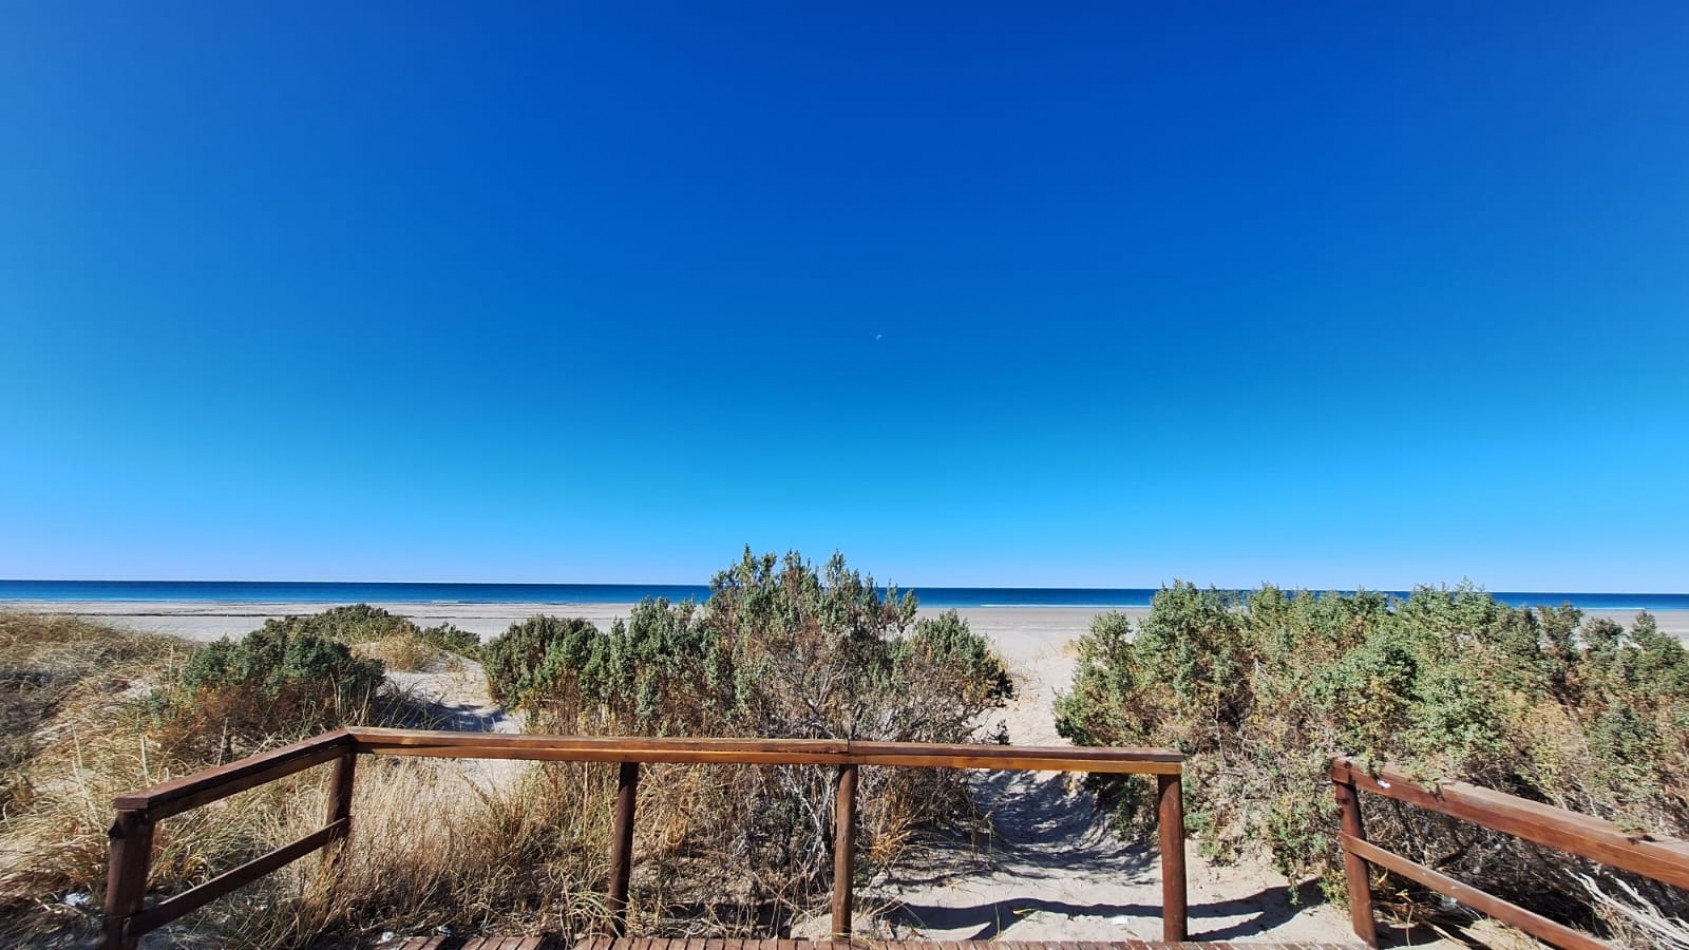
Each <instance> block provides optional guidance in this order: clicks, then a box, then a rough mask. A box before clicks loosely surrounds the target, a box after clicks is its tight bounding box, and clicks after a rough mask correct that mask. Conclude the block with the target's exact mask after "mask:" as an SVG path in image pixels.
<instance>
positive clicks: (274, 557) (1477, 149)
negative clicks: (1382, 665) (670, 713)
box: [0, 2, 1689, 591]
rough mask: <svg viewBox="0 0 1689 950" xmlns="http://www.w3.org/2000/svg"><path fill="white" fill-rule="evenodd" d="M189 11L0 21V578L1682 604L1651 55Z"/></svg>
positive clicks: (1040, 22)
mask: <svg viewBox="0 0 1689 950" xmlns="http://www.w3.org/2000/svg"><path fill="white" fill-rule="evenodd" d="M245 6H246V5H234V4H222V3H203V4H170V3H159V4H144V5H120V4H116V3H100V4H83V5H74V6H72V5H66V4H61V3H52V2H40V3H35V2H25V3H17V4H10V5H8V7H7V14H6V21H7V22H6V27H5V29H3V30H0V130H4V131H3V132H0V134H3V135H4V139H5V144H4V147H0V576H5V577H64V578H135V577H143V578H157V579H167V578H182V579H194V578H224V579H297V580H414V581H430V580H440V581H510V582H522V581H535V582H677V583H697V582H702V581H703V580H706V579H707V578H708V576H709V574H710V573H711V572H712V571H713V570H715V569H717V568H719V567H722V566H724V565H725V564H726V563H728V562H729V561H731V560H732V559H733V558H734V557H735V556H736V554H737V552H738V551H739V549H740V548H741V547H742V546H743V545H745V544H750V545H751V546H752V547H754V548H756V549H758V550H785V549H788V548H793V547H795V548H798V549H800V550H803V551H804V552H805V553H807V554H809V555H811V556H812V557H815V558H821V557H825V556H826V555H827V554H828V553H830V552H831V551H833V550H834V549H840V550H843V551H844V552H845V553H846V554H847V555H848V556H849V558H850V559H851V561H852V562H853V563H854V564H856V565H858V566H861V567H863V568H865V569H870V570H872V571H873V572H874V573H875V574H876V576H877V577H878V578H879V579H880V580H882V581H884V580H891V581H895V582H897V583H900V584H926V585H998V584H1000V585H1028V586H1037V585H1042V586H1119V587H1139V586H1153V585H1156V584H1159V583H1162V582H1165V581H1170V580H1172V579H1174V578H1184V579H1189V580H1193V581H1196V582H1198V583H1204V584H1207V583H1213V584H1218V585H1221V586H1250V585H1254V584H1256V583H1258V582H1260V581H1263V580H1271V581H1274V582H1276V583H1279V584H1282V585H1287V586H1310V587H1333V586H1334V587H1353V586H1357V585H1361V586H1368V587H1375V588H1401V587H1405V586H1408V585H1412V584H1414V583H1420V582H1431V583H1437V582H1456V581H1459V580H1460V579H1462V578H1471V579H1472V580H1474V581H1477V582H1479V583H1481V584H1484V585H1486V586H1488V587H1490V588H1492V589H1514V590H1655V591H1685V590H1689V556H1686V554H1685V551H1686V541H1689V500H1686V498H1685V491H1684V487H1683V486H1684V485H1685V484H1689V479H1686V478H1685V475H1684V471H1685V467H1686V464H1685V463H1686V462H1689V93H1686V90H1689V56H1684V55H1683V51H1684V50H1685V49H1689V7H1685V6H1684V5H1682V4H1674V3H1661V4H1655V5H1649V4H1618V5H1600V6H1598V7H1597V6H1592V5H1557V4H1516V5H1514V4H1486V5H1482V6H1481V7H1480V8H1477V9H1472V8H1470V7H1469V5H1464V4H1452V3H1450V4H1443V5H1429V4H1413V5H1404V6H1403V7H1402V8H1400V9H1396V10H1386V9H1373V8H1371V7H1370V6H1369V5H1362V6H1356V5H1352V4H1324V5H1282V4H1262V5H1249V6H1243V5H1235V6H1234V5H1224V4H1217V5H1201V6H1200V7H1198V6H1196V5H1149V4H1137V5H1131V4H1120V3H1106V4H1095V5H1070V6H1063V7H1060V8H1049V7H1037V6H1036V5H1027V4H1002V5H992V4H973V3H970V4H960V3H957V4H940V5H922V6H921V7H920V9H918V10H910V9H904V7H905V6H906V5H893V4H884V5H866V6H865V5H833V6H830V7H826V8H815V7H816V5H812V4H797V5H793V4H774V3H769V4H738V3H734V4H703V5H699V4H693V5H678V4H677V5H670V4H657V3H651V4H637V5H628V4H611V3H603V4H591V5H586V4H555V3H530V4H524V3H510V4H498V5H492V6H493V9H490V10H484V9H476V8H474V7H473V5H471V6H465V5H461V4H426V3H413V2H406V3H392V4H377V3H356V4H317V3H304V4H276V5H272V8H271V9H269V10H252V9H245V8H244V7H245ZM1186 6H1189V7H1190V8H1189V9H1186V8H1185V7H1186Z"/></svg>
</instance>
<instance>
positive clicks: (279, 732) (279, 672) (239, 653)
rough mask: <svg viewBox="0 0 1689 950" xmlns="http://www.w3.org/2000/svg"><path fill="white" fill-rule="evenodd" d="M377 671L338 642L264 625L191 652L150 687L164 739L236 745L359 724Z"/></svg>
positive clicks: (380, 678) (381, 675)
mask: <svg viewBox="0 0 1689 950" xmlns="http://www.w3.org/2000/svg"><path fill="white" fill-rule="evenodd" d="M385 675H386V671H385V670H384V669H383V668H382V665H381V663H380V662H379V661H376V660H366V659H360V658H358V657H356V656H353V655H352V651H351V650H350V649H348V648H347V646H346V645H345V644H343V643H339V642H337V641H334V640H328V639H324V638H323V637H320V636H317V635H316V634H313V633H306V632H293V631H290V630H289V628H288V627H287V626H284V625H281V624H265V625H264V627H263V628H261V629H259V630H254V631H253V632H251V633H249V634H247V635H246V636H245V637H242V638H241V639H239V640H234V639H231V638H229V637H224V638H223V639H221V640H218V641H216V642H214V643H209V644H206V645H205V646H204V647H203V648H201V649H199V650H196V651H194V652H193V653H192V654H191V655H190V656H189V657H188V662H187V664H186V666H185V667H184V668H183V670H182V672H181V676H180V678H179V679H178V680H177V681H176V682H175V683H171V684H166V685H164V686H162V687H161V688H160V689H159V690H158V691H157V692H155V694H154V701H153V704H154V706H155V707H156V708H157V710H158V717H159V718H160V719H161V720H162V721H163V727H162V728H161V729H160V733H161V735H162V736H163V737H165V738H164V741H165V742H166V744H167V745H170V746H172V747H180V746H183V745H184V744H186V745H193V744H203V743H205V742H207V741H210V740H212V739H213V738H214V737H215V738H216V739H217V741H220V742H221V743H222V744H223V745H224V746H225V747H227V748H228V749H229V750H231V751H232V750H233V747H234V745H235V744H237V743H238V744H240V745H242V746H247V745H248V744H252V743H256V744H263V743H265V742H268V741H274V740H275V739H276V738H278V737H280V738H299V737H303V736H306V735H311V734H314V733H317V732H321V731H323V730H325V729H332V728H335V727H338V726H340V725H342V724H345V723H349V722H362V721H364V720H366V719H367V718H368V717H369V714H370V710H371V707H372V706H373V705H374V704H375V702H376V700H377V697H378V695H379V693H380V692H381V689H382V687H383V685H384V683H385ZM213 724H216V725H213ZM177 751H178V754H181V753H184V752H185V751H186V750H185V749H182V748H178V749H177Z"/></svg>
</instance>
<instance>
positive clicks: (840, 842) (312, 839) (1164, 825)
mask: <svg viewBox="0 0 1689 950" xmlns="http://www.w3.org/2000/svg"><path fill="white" fill-rule="evenodd" d="M359 755H405V756H428V757H436V758H473V759H524V760H531V761H561V762H613V763H619V764H620V766H621V768H620V772H619V777H618V781H617V793H616V808H615V818H614V823H613V828H612V834H611V867H610V880H609V894H608V901H607V905H608V907H609V909H610V911H611V918H612V924H611V925H612V928H613V929H614V930H615V932H616V933H617V934H618V935H620V934H622V933H624V932H625V931H626V927H627V900H628V883H629V878H630V876H631V870H632V861H633V824H634V810H635V808H634V806H635V800H636V797H637V791H638V785H639V767H640V765H642V764H644V763H659V762H660V763H690V764H701V765H762V766H767V765H830V766H834V767H836V768H837V769H838V774H839V779H838V787H837V799H838V801H837V804H836V807H835V816H834V831H833V933H834V934H835V935H837V936H840V937H846V936H848V935H849V934H850V933H851V919H850V918H851V890H852V888H851V883H852V876H853V874H854V866H855V857H856V855H855V852H856V844H855V841H856V832H855V815H856V786H857V771H858V769H859V768H860V767H861V766H864V765H867V766H888V767H902V768H956V769H1004V770H1012V771H1067V772H1106V773H1111V774H1139V775H1154V776H1155V777H1156V779H1157V782H1158V784H1159V807H1158V811H1157V815H1158V818H1159V820H1160V823H1161V831H1160V843H1161V865H1162V875H1161V877H1162V884H1161V886H1162V903H1163V908H1162V933H1163V937H1164V939H1166V940H1168V941H1182V940H1184V939H1185V933H1186V924H1185V863H1184V846H1185V828H1184V812H1183V789H1182V786H1181V784H1180V774H1181V772H1182V769H1183V762H1184V756H1182V755H1181V754H1179V753H1178V752H1175V751H1173V750H1170V749H1107V748H1079V747H1068V746H1059V747H1058V746H1043V747H1037V746H1003V745H970V744H954V745H938V744H930V743H911V742H855V741H844V740H833V739H687V738H661V739H638V738H615V737H606V736H545V735H505V734H499V733H462V732H428V731H422V730H412V729H373V728H348V729H338V730H335V731H333V732H329V733H325V734H323V735H321V736H317V737H315V738H313V739H307V740H305V741H303V742H296V743H294V744H292V745H289V746H284V747H282V748H280V749H275V750H273V751H270V752H265V753H262V754H260V755H255V756H252V757H250V758H247V759H242V760H241V761H239V762H234V763H230V764H229V765H223V766H218V767H216V768H211V769H206V770H205V771H203V772H198V773H195V774H193V775H189V776H186V777H183V778H179V779H173V780H171V781H169V782H164V783H162V784H160V785H155V786H153V787H151V788H148V789H144V790H142V791H138V792H131V793H129V794H127V795H121V796H119V797H118V798H117V799H116V800H115V802H114V805H115V806H116V807H117V821H116V822H115V823H114V824H113V826H112V830H111V842H112V848H111V865H110V868H109V870H108V873H107V878H106V880H107V886H106V902H105V910H106V918H105V924H104V928H103V929H102V931H101V936H100V942H99V947H100V948H101V950H133V948H134V947H135V946H136V944H137V941H138V940H139V938H140V937H141V936H142V935H143V934H145V933H147V932H149V931H151V930H154V929H156V928H157V927H160V926H162V925H164V924H165V923H168V922H169V921H171V920H174V919H176V918H177V917H179V916H181V915H182V914H185V913H187V912H189V911H191V910H194V909H195V908H197V907H199V906H201V905H203V904H205V903H206V902H208V901H210V900H213V899H215V898H216V897H220V896H222V895H223V894H226V893H228V892H229V891H231V890H234V889H235V888H237V887H240V886H241V885H243V884H246V883H248V882H250V881H252V880H255V879H257V878H258V877H261V876H263V875H264V874H267V873H269V872H271V871H274V870H276V869H277V868H280V867H281V866H283V865H285V864H287V863H289V862H291V861H294V860H297V859H298V858H300V857H303V856H304V855H306V854H309V853H311V852H312V851H315V850H317V849H319V848H322V847H325V846H327V845H328V844H330V843H331V842H335V841H340V840H342V839H345V838H347V837H348V835H349V834H350V831H351V828H352V818H353V816H352V789H353V783H354V781H355V775H356V760H357V756H359ZM331 761H332V762H333V763H334V774H333V777H332V778H331V779H330V782H329V804H328V815H327V822H328V823H327V825H326V826H325V827H324V828H322V829H321V830H319V831H316V832H314V833H312V834H309V835H306V836H305V837H303V838H301V839H299V840H298V841H295V842H293V843H292V844H289V845H285V846H283V847H281V848H278V849H276V850H275V851H272V852H270V853H269V854H267V855H264V856H263V857H260V858H257V859H255V860H253V861H249V862H247V863H246V864H244V865H242V866H241V867H239V868H236V869H234V870H233V871H229V872H226V873H224V874H222V875H219V876H218V877H216V878H213V879H212V880H210V881H207V882H205V883H204V884H200V885H198V886H197V887H194V888H191V889H190V890H187V891H184V892H183V893H181V894H177V895H175V896H174V897H171V898H169V899H168V900H165V901H163V902H161V903H159V904H156V905H154V906H153V907H151V908H147V907H145V891H146V879H147V870H148V865H149V864H150V860H151V851H152V828H153V824H154V823H155V822H157V821H158V820H160V819H162V818H167V817H170V816H172V815H177V814H180V813H182V812H184V811H187V810H189V809H191V808H194V807H197V806H199V805H203V804H206V803H208V802H213V801H217V800H218V799H221V798H226V797H228V796H230V795H233V794H235V793H237V792H240V791H244V790H246V789H250V788H255V787H257V786H259V785H262V784H264V783H266V782H271V781H275V780H276V779H279V778H283V777H285V776H288V775H291V774H293V773H295V772H299V771H302V770H304V769H307V768H310V767H312V766H314V765H320V764H322V763H325V762H331Z"/></svg>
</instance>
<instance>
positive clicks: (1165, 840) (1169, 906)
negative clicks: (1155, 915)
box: [1156, 775, 1189, 943]
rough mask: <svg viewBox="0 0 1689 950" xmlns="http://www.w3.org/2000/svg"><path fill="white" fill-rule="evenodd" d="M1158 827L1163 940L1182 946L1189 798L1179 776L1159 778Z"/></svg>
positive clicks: (1157, 777) (1186, 930)
mask: <svg viewBox="0 0 1689 950" xmlns="http://www.w3.org/2000/svg"><path fill="white" fill-rule="evenodd" d="M1156 783H1157V786H1158V787H1157V789H1156V791H1157V803H1156V813H1157V814H1156V824H1157V825H1158V826H1159V827H1158V829H1157V830H1158V831H1159V832H1160V833H1161V939H1162V940H1165V941H1166V942H1168V943H1180V942H1182V941H1184V940H1185V938H1186V934H1187V932H1188V929H1189V928H1188V925H1187V923H1186V918H1185V913H1186V908H1185V797H1184V782H1183V779H1182V778H1181V776H1179V775H1158V776H1156Z"/></svg>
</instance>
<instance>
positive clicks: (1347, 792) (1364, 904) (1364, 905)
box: [1332, 781, 1378, 947]
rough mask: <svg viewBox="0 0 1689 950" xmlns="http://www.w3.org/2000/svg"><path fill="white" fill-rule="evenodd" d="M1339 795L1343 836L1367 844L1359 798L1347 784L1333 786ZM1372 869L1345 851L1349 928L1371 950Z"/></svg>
mask: <svg viewBox="0 0 1689 950" xmlns="http://www.w3.org/2000/svg"><path fill="white" fill-rule="evenodd" d="M1332 785H1333V787H1334V788H1335V790H1336V792H1337V809H1338V812H1339V814H1340V817H1341V821H1342V828H1343V833H1344V834H1346V835H1348V836H1350V837H1352V838H1358V839H1360V840H1362V841H1365V840H1366V823H1365V822H1363V821H1362V820H1361V799H1360V794H1359V793H1358V792H1356V791H1355V786H1353V785H1351V784H1349V783H1347V782H1338V781H1333V782H1332ZM1369 871H1370V866H1369V865H1368V864H1367V862H1366V859H1365V858H1362V857H1361V856H1360V855H1358V854H1354V853H1352V852H1350V851H1349V850H1348V849H1347V848H1345V849H1343V876H1344V877H1345V878H1347V879H1348V883H1349V924H1350V926H1352V927H1353V928H1354V931H1355V936H1357V937H1359V938H1360V939H1361V942H1363V943H1365V944H1366V945H1367V946H1369V947H1376V946H1378V924H1377V922H1376V921H1375V919H1374V917H1373V912H1372V884H1371V882H1370V881H1368V880H1367V877H1368V873H1369Z"/></svg>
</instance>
